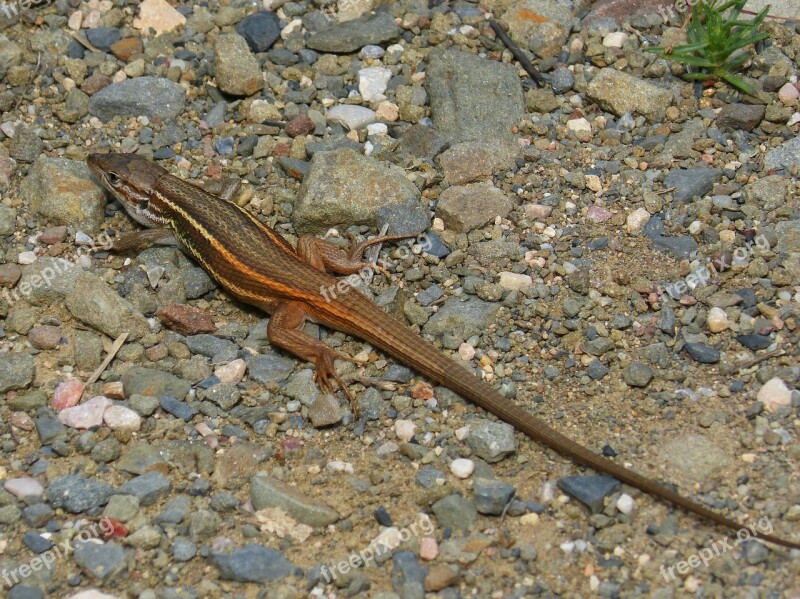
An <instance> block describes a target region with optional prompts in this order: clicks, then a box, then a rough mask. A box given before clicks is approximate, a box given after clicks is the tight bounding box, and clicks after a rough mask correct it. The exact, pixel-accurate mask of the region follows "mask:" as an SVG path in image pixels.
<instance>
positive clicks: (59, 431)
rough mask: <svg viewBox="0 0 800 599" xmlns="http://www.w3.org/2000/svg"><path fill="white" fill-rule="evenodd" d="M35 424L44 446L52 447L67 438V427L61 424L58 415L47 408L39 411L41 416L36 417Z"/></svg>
mask: <svg viewBox="0 0 800 599" xmlns="http://www.w3.org/2000/svg"><path fill="white" fill-rule="evenodd" d="M35 423H36V433H37V434H38V435H39V441H41V443H42V445H50V444H51V443H53V442H55V441H57V440H59V439H63V438H65V437H66V436H67V429H66V427H65V426H64V425H63V424H61V422H59V420H58V418H57V417H56V415H55V414H53V413H52V412H51V411H50V410H48V409H47V408H42V409H40V410H39V415H38V416H37V417H36V421H35Z"/></svg>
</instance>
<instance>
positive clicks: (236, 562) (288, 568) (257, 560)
mask: <svg viewBox="0 0 800 599" xmlns="http://www.w3.org/2000/svg"><path fill="white" fill-rule="evenodd" d="M209 561H210V562H211V563H212V564H214V566H216V567H217V569H218V570H219V575H220V578H222V579H223V580H233V581H235V582H271V581H274V580H280V579H281V578H285V577H286V576H289V575H290V574H292V572H293V571H294V566H292V564H291V563H290V562H289V561H288V560H287V559H286V558H285V557H283V554H281V553H280V552H278V551H275V550H274V549H268V548H266V547H263V546H261V545H255V544H254V545H247V546H246V547H242V548H241V549H236V550H234V551H232V552H231V553H212V554H211V556H210V558H209Z"/></svg>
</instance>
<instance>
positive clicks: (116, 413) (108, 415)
mask: <svg viewBox="0 0 800 599" xmlns="http://www.w3.org/2000/svg"><path fill="white" fill-rule="evenodd" d="M103 421H104V422H105V423H106V426H108V428H110V429H111V430H112V431H138V430H139V429H140V428H141V426H142V417H141V416H139V414H137V413H136V412H134V411H133V410H131V409H130V408H126V407H124V406H110V407H109V408H108V409H106V411H105V412H104V413H103Z"/></svg>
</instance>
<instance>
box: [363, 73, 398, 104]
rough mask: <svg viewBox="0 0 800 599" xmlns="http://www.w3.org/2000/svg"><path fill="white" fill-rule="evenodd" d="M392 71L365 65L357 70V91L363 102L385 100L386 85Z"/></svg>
mask: <svg viewBox="0 0 800 599" xmlns="http://www.w3.org/2000/svg"><path fill="white" fill-rule="evenodd" d="M391 78H392V72H391V71H390V70H389V69H387V68H384V67H367V68H366V69H361V70H360V71H358V91H359V93H360V94H361V97H362V98H363V100H364V101H365V102H379V101H381V100H385V99H386V96H385V95H384V94H385V93H386V87H387V85H388V84H389V79H391Z"/></svg>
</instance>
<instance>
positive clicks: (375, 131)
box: [367, 123, 389, 135]
mask: <svg viewBox="0 0 800 599" xmlns="http://www.w3.org/2000/svg"><path fill="white" fill-rule="evenodd" d="M387 133H389V127H387V126H386V124H385V123H372V124H371V125H367V135H386V134H387Z"/></svg>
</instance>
